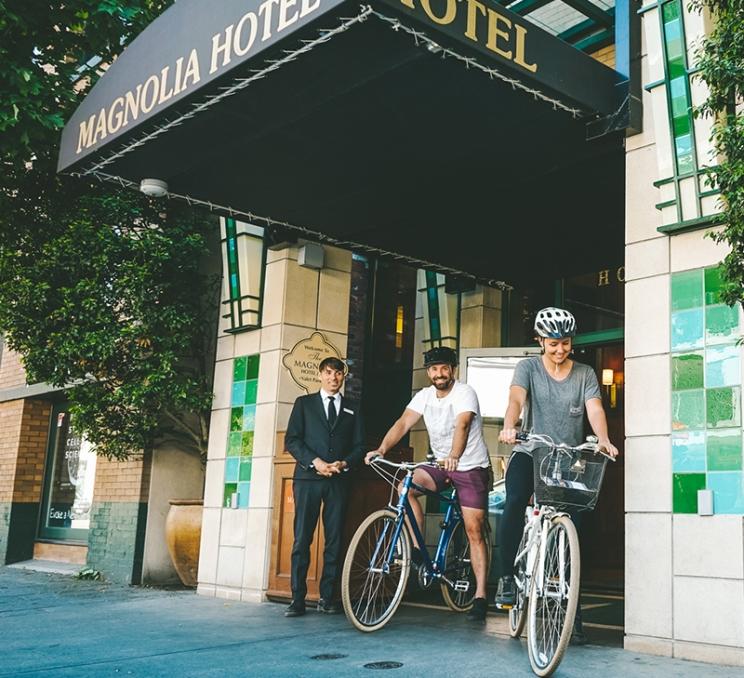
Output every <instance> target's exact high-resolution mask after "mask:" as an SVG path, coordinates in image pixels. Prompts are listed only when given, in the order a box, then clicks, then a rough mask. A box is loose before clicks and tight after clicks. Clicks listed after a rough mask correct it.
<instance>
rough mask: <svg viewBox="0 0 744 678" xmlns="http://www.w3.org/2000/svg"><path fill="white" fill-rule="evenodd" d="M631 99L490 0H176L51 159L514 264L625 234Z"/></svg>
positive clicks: (250, 209) (610, 77) (112, 72)
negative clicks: (366, 1)
mask: <svg viewBox="0 0 744 678" xmlns="http://www.w3.org/2000/svg"><path fill="white" fill-rule="evenodd" d="M574 1H578V0H574ZM582 1H583V2H588V0H582ZM514 4H518V5H524V4H525V0H522V2H519V3H514ZM533 4H536V3H533ZM541 5H545V3H541ZM589 13H591V12H589ZM632 99H633V97H632V96H631V90H630V88H629V78H628V75H627V74H623V73H619V72H617V71H615V70H613V69H611V68H608V67H607V66H604V65H603V64H600V63H599V62H597V61H596V60H594V59H592V58H591V57H589V56H588V55H586V54H584V53H583V52H581V51H579V50H578V49H576V48H574V47H573V46H571V45H569V44H567V43H566V42H564V41H563V40H561V39H559V38H558V37H556V36H553V35H551V34H550V33H548V32H546V31H544V30H542V29H541V28H539V27H538V26H536V25H534V24H533V23H530V22H529V21H527V20H525V19H524V18H523V17H522V16H520V15H519V14H517V13H514V12H511V11H509V10H508V9H505V8H504V7H501V6H500V5H498V4H496V3H494V2H491V1H490V0H377V2H375V3H374V4H373V5H362V6H360V5H359V4H358V3H354V2H349V1H348V0H347V1H345V2H342V1H339V0H247V1H246V0H243V1H241V0H226V1H223V2H219V3H208V2H204V1H199V0H179V1H178V2H177V3H175V4H174V5H173V6H172V7H171V8H170V9H169V10H167V11H166V12H165V13H164V14H163V15H162V16H160V17H159V18H158V19H157V20H156V21H154V22H153V23H152V24H151V25H150V26H149V27H148V28H147V29H146V30H145V31H144V32H143V33H142V34H141V35H140V36H139V37H138V38H137V39H136V40H134V41H133V42H132V43H131V45H130V46H129V47H127V49H126V50H125V51H124V53H123V54H122V55H121V56H120V57H119V59H117V60H116V61H115V62H114V63H113V64H112V65H111V66H110V68H109V69H108V70H107V71H106V73H105V74H104V75H103V77H102V78H101V79H100V80H99V82H98V83H97V84H96V85H95V87H93V88H92V89H91V91H90V92H89V93H88V95H87V96H86V97H85V99H84V100H83V102H82V103H81V105H80V107H79V108H78V110H77V111H76V112H75V114H74V115H73V116H72V118H71V119H70V121H69V122H68V124H67V125H66V127H65V129H64V131H63V135H62V145H61V150H60V159H59V169H60V171H63V172H66V173H74V174H78V175H83V176H92V177H97V178H99V179H101V180H104V181H111V182H116V183H119V184H121V185H124V186H132V187H135V188H136V187H138V186H139V183H140V181H141V180H142V179H145V178H155V179H160V180H163V181H165V182H167V184H168V188H169V192H170V195H171V197H172V198H181V199H184V200H188V201H191V202H193V203H195V204H201V205H206V206H208V207H210V208H212V209H214V210H216V211H218V212H221V213H223V214H234V215H237V216H241V217H242V218H245V219H247V220H252V221H254V222H255V223H257V224H258V225H263V226H268V227H277V228H292V229H296V230H298V231H299V232H300V233H304V234H305V235H306V236H308V237H310V238H316V239H319V240H321V241H323V240H327V241H329V242H335V243H339V244H345V245H348V246H358V247H361V248H363V249H368V250H372V251H375V250H377V249H379V250H380V251H383V252H389V253H394V254H397V255H401V256H403V257H405V258H407V259H409V260H410V261H411V262H412V263H414V264H415V263H419V264H421V265H424V264H427V265H433V266H435V267H436V266H439V267H441V269H442V270H447V269H452V270H456V271H463V272H467V273H470V274H473V275H475V276H476V277H478V278H479V279H484V280H487V279H491V278H494V277H498V278H501V279H507V280H517V279H520V278H523V277H525V275H526V274H528V273H529V271H530V270H531V271H532V273H533V274H534V271H535V270H540V271H541V272H542V273H543V274H545V275H550V274H551V273H552V269H555V270H558V268H560V269H561V270H563V271H564V272H565V270H566V266H567V265H569V266H570V265H574V264H575V265H579V264H580V260H581V259H582V258H585V257H591V256H596V254H597V251H598V250H599V249H605V248H608V247H614V246H616V245H618V244H621V243H622V232H623V226H622V224H623V181H624V155H623V136H624V132H623V130H624V128H626V127H628V126H629V125H630V124H631V123H630V120H631V118H632V117H633V116H632V114H631V113H630V111H631V110H632V107H631V106H630V105H629V102H632ZM561 232H562V235H563V236H566V235H568V236H569V237H568V238H566V237H558V235H559V233H561ZM543 236H545V237H547V238H549V240H547V241H545V245H544V246H543V247H538V246H537V243H538V242H539V241H540V238H541V237H543ZM516 249H519V250H523V251H524V252H525V254H526V255H529V256H528V258H527V259H526V260H525V259H524V258H520V257H519V256H517V254H518V253H515V252H514V250H516ZM559 262H560V263H559ZM536 267H539V269H538V268H536Z"/></svg>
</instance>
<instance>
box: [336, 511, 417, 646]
mask: <svg viewBox="0 0 744 678" xmlns="http://www.w3.org/2000/svg"><path fill="white" fill-rule="evenodd" d="M397 520H398V516H397V514H396V513H395V512H393V511H390V510H388V509H382V510H380V511H375V512H374V513H372V514H370V515H369V516H367V518H366V519H365V520H364V521H363V522H362V524H361V525H360V526H359V528H358V529H357V531H356V532H355V533H354V536H353V538H352V540H351V544H349V550H348V551H347V553H346V559H345V560H344V568H343V571H342V574H341V599H342V601H343V604H344V612H346V617H347V618H348V619H349V621H350V622H351V623H352V624H353V625H354V626H355V627H356V628H357V629H359V630H360V631H366V632H369V631H376V630H377V629H380V628H382V627H383V626H385V624H387V622H388V621H390V618H391V617H392V616H393V614H395V611H396V610H397V609H398V605H400V601H401V600H403V593H404V591H405V588H406V581H407V580H408V573H409V572H410V569H411V541H410V537H409V536H408V531H407V529H406V527H405V525H404V526H403V528H402V529H401V531H400V536H399V538H398V539H396V540H395V542H394V543H393V535H394V533H395V523H396V521H397Z"/></svg>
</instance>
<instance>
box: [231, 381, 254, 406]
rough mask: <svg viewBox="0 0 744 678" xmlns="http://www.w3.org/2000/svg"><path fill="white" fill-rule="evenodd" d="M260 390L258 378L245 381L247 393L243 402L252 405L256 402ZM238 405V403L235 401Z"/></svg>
mask: <svg viewBox="0 0 744 678" xmlns="http://www.w3.org/2000/svg"><path fill="white" fill-rule="evenodd" d="M257 392H258V379H251V380H250V381H246V382H245V393H244V394H243V402H244V403H245V404H246V405H252V404H254V403H255V402H256V393H257ZM235 404H236V405H237V403H235Z"/></svg>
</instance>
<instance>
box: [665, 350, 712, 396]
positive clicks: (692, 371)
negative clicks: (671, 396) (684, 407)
mask: <svg viewBox="0 0 744 678" xmlns="http://www.w3.org/2000/svg"><path fill="white" fill-rule="evenodd" d="M704 366H705V361H704V359H703V352H702V351H698V352H697V353H684V354H681V355H674V356H672V390H674V391H684V390H688V389H691V388H703V386H704V385H705V384H704V382H703V374H704V372H705V369H704Z"/></svg>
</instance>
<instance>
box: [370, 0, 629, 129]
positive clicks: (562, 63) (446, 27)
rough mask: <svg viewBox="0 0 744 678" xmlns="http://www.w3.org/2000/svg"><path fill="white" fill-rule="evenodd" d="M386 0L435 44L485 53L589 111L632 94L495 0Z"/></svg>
mask: <svg viewBox="0 0 744 678" xmlns="http://www.w3.org/2000/svg"><path fill="white" fill-rule="evenodd" d="M380 2H382V3H383V4H384V5H386V6H388V7H391V8H393V9H395V10H396V13H397V14H398V15H399V16H401V20H403V21H404V19H403V17H410V18H411V19H414V20H415V21H416V23H418V24H419V25H421V24H423V25H424V26H428V28H429V30H426V29H424V30H425V32H426V34H427V36H428V37H429V38H431V39H432V40H434V41H439V42H441V44H443V45H445V44H446V45H447V46H449V47H451V48H452V49H453V50H454V51H462V50H466V51H467V52H468V53H469V54H468V55H470V54H472V55H473V56H475V55H477V54H481V55H483V57H485V58H479V57H476V58H478V61H479V62H480V63H481V64H483V65H484V66H494V67H495V68H497V69H498V70H501V71H502V72H503V73H504V75H508V76H509V77H513V78H515V79H518V80H520V81H521V82H522V83H523V84H525V85H527V86H528V87H532V88H534V89H535V90H538V91H542V92H545V93H546V94H548V93H552V94H554V95H557V97H558V98H560V99H561V100H563V101H565V103H567V104H571V103H573V105H574V106H576V107H578V108H581V109H583V110H585V111H586V112H597V113H603V114H610V113H613V112H615V111H616V110H617V109H618V107H619V106H620V104H621V102H622V101H623V98H624V96H625V93H627V86H625V85H623V84H622V81H623V78H622V77H621V76H620V74H619V73H616V72H615V71H614V70H612V69H611V68H608V67H607V66H605V65H603V64H601V63H599V62H598V61H596V60H595V59H592V58H591V57H589V56H588V55H587V54H584V53H583V52H581V51H579V50H578V49H576V48H575V47H572V46H571V45H569V44H568V43H566V42H564V41H563V40H560V39H558V38H556V37H555V36H553V35H551V34H550V33H548V32H546V31H544V30H542V29H541V28H539V27H538V26H536V25H535V24H533V23H530V22H529V21H527V20H526V19H524V18H523V17H521V16H519V15H518V14H515V13H514V12H510V11H509V10H508V9H506V8H505V7H502V6H501V5H499V4H497V3H496V2H493V1H492V0H380ZM404 22H405V21H404ZM405 23H410V22H405ZM494 60H495V61H496V62H497V63H494ZM499 64H500V67H499Z"/></svg>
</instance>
